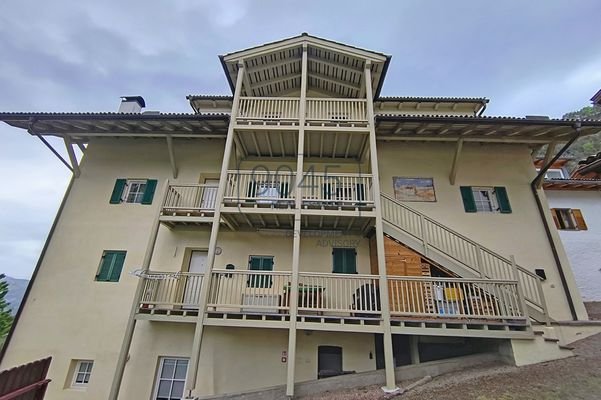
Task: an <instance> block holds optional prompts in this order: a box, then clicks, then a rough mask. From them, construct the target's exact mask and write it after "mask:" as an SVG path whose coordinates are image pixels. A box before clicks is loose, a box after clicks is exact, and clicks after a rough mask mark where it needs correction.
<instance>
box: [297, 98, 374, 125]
mask: <svg viewBox="0 0 601 400" xmlns="http://www.w3.org/2000/svg"><path fill="white" fill-rule="evenodd" d="M366 108H367V102H366V101H365V100H363V99H313V98H312V99H307V116H306V118H307V121H322V122H326V121H328V122H330V121H335V122H365V121H367V111H366Z"/></svg>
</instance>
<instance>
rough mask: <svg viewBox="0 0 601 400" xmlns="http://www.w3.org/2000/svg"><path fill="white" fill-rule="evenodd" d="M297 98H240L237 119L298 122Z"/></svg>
mask: <svg viewBox="0 0 601 400" xmlns="http://www.w3.org/2000/svg"><path fill="white" fill-rule="evenodd" d="M299 105H300V99H299V98H292V97H241V98H240V108H239V110H238V119H241V120H266V121H278V120H298V116H299Z"/></svg>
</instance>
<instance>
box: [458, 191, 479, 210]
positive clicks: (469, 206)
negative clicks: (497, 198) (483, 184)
mask: <svg viewBox="0 0 601 400" xmlns="http://www.w3.org/2000/svg"><path fill="white" fill-rule="evenodd" d="M459 190H460V191H461V198H462V199H463V207H464V208H465V212H469V213H474V212H476V211H477V210H476V201H475V200H474V192H472V187H471V186H461V187H460V188H459Z"/></svg>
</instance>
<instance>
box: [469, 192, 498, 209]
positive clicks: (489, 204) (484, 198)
mask: <svg viewBox="0 0 601 400" xmlns="http://www.w3.org/2000/svg"><path fill="white" fill-rule="evenodd" d="M472 193H473V195H474V202H475V203H476V211H477V212H496V211H497V210H498V208H499V205H498V204H497V198H496V196H495V191H494V189H493V188H487V187H476V188H472Z"/></svg>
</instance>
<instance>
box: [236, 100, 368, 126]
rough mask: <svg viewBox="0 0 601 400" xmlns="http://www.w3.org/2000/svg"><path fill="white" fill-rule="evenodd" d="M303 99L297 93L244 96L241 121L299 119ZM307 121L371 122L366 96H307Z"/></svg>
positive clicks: (240, 115) (283, 121)
mask: <svg viewBox="0 0 601 400" xmlns="http://www.w3.org/2000/svg"><path fill="white" fill-rule="evenodd" d="M299 117H300V99H299V98H296V97H240V107H239V110H238V115H237V117H236V118H237V119H238V121H239V122H242V123H245V122H250V123H252V122H258V121H263V122H280V123H286V122H292V123H294V122H297V121H298V120H299ZM305 118H306V120H307V122H321V123H326V122H336V123H342V122H348V123H356V122H367V101H366V100H365V99H328V98H307V106H306V112H305Z"/></svg>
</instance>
